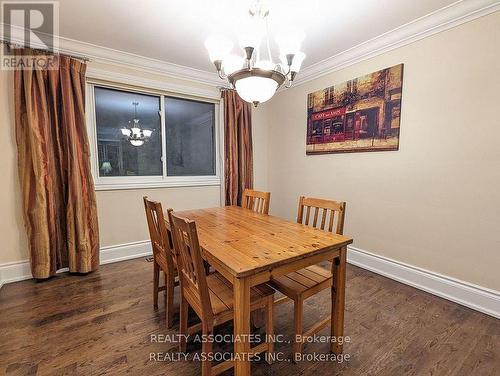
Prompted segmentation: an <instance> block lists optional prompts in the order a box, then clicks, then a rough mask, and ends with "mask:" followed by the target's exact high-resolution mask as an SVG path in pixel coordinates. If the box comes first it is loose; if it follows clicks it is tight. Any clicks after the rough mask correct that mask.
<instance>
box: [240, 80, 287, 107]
mask: <svg viewBox="0 0 500 376" xmlns="http://www.w3.org/2000/svg"><path fill="white" fill-rule="evenodd" d="M235 86H236V91H237V92H238V95H239V96H240V97H241V99H243V100H244V101H246V102H250V103H263V102H266V101H268V100H269V99H271V98H272V96H273V95H274V93H275V92H276V90H277V89H278V83H277V82H276V81H274V80H271V79H268V78H263V77H247V78H243V79H241V80H238V81H236V84H235Z"/></svg>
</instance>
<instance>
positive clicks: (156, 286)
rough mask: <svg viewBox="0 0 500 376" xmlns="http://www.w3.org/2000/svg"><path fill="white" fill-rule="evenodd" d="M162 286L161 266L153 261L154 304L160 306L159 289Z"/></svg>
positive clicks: (156, 306)
mask: <svg viewBox="0 0 500 376" xmlns="http://www.w3.org/2000/svg"><path fill="white" fill-rule="evenodd" d="M159 286H160V266H159V265H158V264H157V263H156V261H153V305H154V307H155V308H158V289H159Z"/></svg>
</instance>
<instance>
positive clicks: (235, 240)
mask: <svg viewBox="0 0 500 376" xmlns="http://www.w3.org/2000/svg"><path fill="white" fill-rule="evenodd" d="M176 214H177V215H179V216H182V217H184V218H187V219H191V220H194V221H195V222H196V227H197V231H198V238H199V242H200V246H201V248H202V251H203V252H204V253H205V256H207V258H208V259H210V258H215V259H216V260H217V261H218V262H219V263H221V264H223V265H225V267H226V268H227V270H228V271H229V272H230V273H231V274H232V275H233V277H235V278H242V277H248V276H249V275H252V274H257V273H259V272H261V271H264V270H271V269H274V268H277V267H280V266H283V265H285V264H287V263H292V262H294V261H297V260H300V259H303V258H307V257H312V256H315V255H317V254H321V253H323V252H328V251H331V250H333V249H339V248H341V247H345V246H347V245H348V244H351V243H352V239H351V238H349V237H346V236H342V235H337V234H334V233H330V232H326V231H324V230H319V229H316V228H313V227H310V226H306V225H303V224H300V223H297V222H292V221H289V220H285V219H282V218H278V217H275V216H272V215H267V214H259V213H256V212H254V211H252V210H249V209H245V208H241V207H239V206H226V207H217V208H208V209H196V210H186V211H180V212H176Z"/></svg>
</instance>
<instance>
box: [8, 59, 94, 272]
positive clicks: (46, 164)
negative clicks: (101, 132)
mask: <svg viewBox="0 0 500 376" xmlns="http://www.w3.org/2000/svg"><path fill="white" fill-rule="evenodd" d="M19 53H20V54H23V55H36V54H40V53H37V52H35V51H31V50H23V51H21V52H19ZM52 58H53V59H55V61H56V63H57V64H56V69H53V70H52V69H51V70H37V69H30V70H16V71H15V73H14V95H15V120H16V121H15V122H16V141H17V150H18V169H19V180H20V185H21V191H22V202H23V214H24V222H25V227H26V232H27V235H28V242H29V247H30V264H31V272H32V274H33V277H34V278H37V279H44V278H48V277H50V276H53V275H54V274H55V273H56V271H57V270H58V269H61V268H65V267H68V268H69V271H70V272H76V273H88V272H91V271H93V270H95V269H97V267H98V265H99V233H98V224H97V206H96V197H95V191H94V183H93V180H92V174H91V169H90V147H89V141H88V138H87V130H86V125H85V71H86V64H85V63H83V62H80V61H78V60H75V59H72V58H70V57H67V56H54V57H52Z"/></svg>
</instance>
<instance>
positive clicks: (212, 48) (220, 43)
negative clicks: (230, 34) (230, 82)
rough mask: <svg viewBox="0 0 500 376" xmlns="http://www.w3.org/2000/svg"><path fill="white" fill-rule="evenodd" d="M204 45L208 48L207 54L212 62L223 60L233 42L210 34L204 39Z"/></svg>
mask: <svg viewBox="0 0 500 376" xmlns="http://www.w3.org/2000/svg"><path fill="white" fill-rule="evenodd" d="M205 47H206V48H207V50H208V56H209V57H210V61H211V62H212V63H213V62H215V61H217V60H223V59H224V58H225V57H226V56H227V55H228V54H229V52H230V51H231V49H232V48H233V43H232V42H231V41H230V40H229V39H227V38H224V37H216V36H212V37H209V38H207V40H206V41H205Z"/></svg>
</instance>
